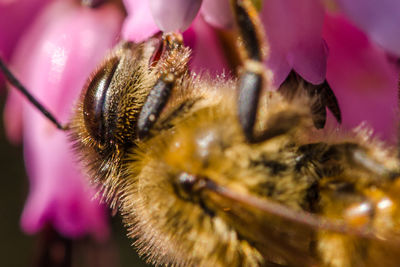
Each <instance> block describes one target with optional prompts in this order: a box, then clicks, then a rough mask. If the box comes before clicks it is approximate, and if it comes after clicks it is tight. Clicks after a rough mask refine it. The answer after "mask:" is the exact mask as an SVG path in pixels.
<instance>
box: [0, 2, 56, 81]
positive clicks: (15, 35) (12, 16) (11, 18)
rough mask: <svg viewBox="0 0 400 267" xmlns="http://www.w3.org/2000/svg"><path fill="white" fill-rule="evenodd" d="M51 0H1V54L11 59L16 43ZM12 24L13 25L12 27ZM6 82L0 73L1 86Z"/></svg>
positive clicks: (4, 57)
mask: <svg viewBox="0 0 400 267" xmlns="http://www.w3.org/2000/svg"><path fill="white" fill-rule="evenodd" d="M49 1H50V0H0V33H1V34H0V56H1V57H2V58H3V59H5V60H9V58H10V56H11V54H12V52H13V50H14V47H15V45H16V43H17V42H18V40H19V38H20V36H22V34H23V32H24V31H25V30H26V28H27V27H26V25H28V24H29V23H31V22H32V21H33V19H34V18H35V17H36V15H37V13H38V12H39V11H40V10H42V8H43V7H44V6H45V5H46V4H47V3H48V2H49ZM10 25H12V27H10ZM3 82H4V80H3V77H2V74H1V73H0V87H1V86H2V83H3Z"/></svg>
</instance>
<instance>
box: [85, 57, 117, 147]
mask: <svg viewBox="0 0 400 267" xmlns="http://www.w3.org/2000/svg"><path fill="white" fill-rule="evenodd" d="M118 63H119V58H117V57H113V58H111V59H109V60H107V61H106V62H105V63H104V64H103V66H102V67H101V68H99V69H98V70H97V72H96V73H95V75H94V76H93V78H92V79H91V81H90V83H89V85H88V87H87V91H86V95H85V98H84V100H83V117H84V121H85V126H86V129H87V130H88V132H89V134H90V135H91V136H92V138H93V139H95V140H96V141H98V142H100V143H101V144H104V143H105V142H106V141H107V140H108V139H109V136H110V133H111V132H112V127H111V125H110V122H109V120H108V112H109V108H110V107H109V105H110V99H109V98H110V97H109V96H110V92H109V89H110V84H111V81H112V78H113V76H114V73H115V71H116V69H117V67H118Z"/></svg>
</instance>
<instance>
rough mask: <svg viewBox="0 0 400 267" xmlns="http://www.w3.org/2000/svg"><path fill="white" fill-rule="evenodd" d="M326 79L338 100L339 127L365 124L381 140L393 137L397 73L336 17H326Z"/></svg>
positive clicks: (358, 33)
mask: <svg viewBox="0 0 400 267" xmlns="http://www.w3.org/2000/svg"><path fill="white" fill-rule="evenodd" d="M324 38H325V40H326V41H327V43H328V46H329V57H328V68H327V80H328V82H329V83H330V85H331V86H332V89H333V91H334V92H335V95H336V96H337V98H338V101H339V105H340V108H341V111H342V117H343V126H344V127H346V128H349V129H350V128H353V127H355V126H358V125H359V124H360V123H361V122H363V121H367V122H368V123H369V124H370V126H372V127H373V128H374V129H375V130H376V131H377V133H378V134H379V135H380V136H382V137H384V138H385V139H389V140H390V139H392V140H394V139H393V138H394V137H395V136H394V133H395V132H396V131H395V129H396V125H397V122H396V121H397V119H398V115H397V111H396V110H397V79H398V70H396V67H395V66H394V65H392V64H391V63H389V61H388V58H387V57H386V55H385V53H384V51H382V49H380V48H379V47H377V46H376V45H374V44H373V43H371V42H370V41H369V40H368V38H367V36H366V35H365V34H364V33H363V32H361V31H360V30H359V29H358V28H356V27H355V26H353V25H352V24H350V23H349V22H348V21H347V20H346V19H345V18H343V17H340V16H331V15H329V16H327V18H326V21H325V27H324Z"/></svg>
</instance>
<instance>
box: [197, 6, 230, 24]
mask: <svg viewBox="0 0 400 267" xmlns="http://www.w3.org/2000/svg"><path fill="white" fill-rule="evenodd" d="M200 12H201V14H202V15H203V17H204V20H205V21H207V22H208V23H209V24H211V25H213V26H215V27H218V28H225V29H229V28H232V27H233V25H234V21H233V15H232V8H231V6H230V1H229V0H218V1H215V0H204V2H203V5H202V6H201V10H200Z"/></svg>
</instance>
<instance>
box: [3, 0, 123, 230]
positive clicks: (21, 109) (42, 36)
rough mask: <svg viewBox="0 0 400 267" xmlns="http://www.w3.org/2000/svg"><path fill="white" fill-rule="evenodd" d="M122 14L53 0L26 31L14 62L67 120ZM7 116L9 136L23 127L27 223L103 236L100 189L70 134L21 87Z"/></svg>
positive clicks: (26, 227) (31, 226) (24, 225)
mask: <svg viewBox="0 0 400 267" xmlns="http://www.w3.org/2000/svg"><path fill="white" fill-rule="evenodd" d="M122 19H123V14H122V13H121V12H120V10H119V9H117V8H116V7H114V6H113V5H104V6H101V7H99V8H96V9H91V8H88V7H83V6H81V5H79V3H77V2H75V1H55V2H53V3H52V4H51V5H49V6H48V7H46V9H45V10H44V12H43V13H41V14H40V16H39V17H38V19H37V20H36V21H35V22H34V24H33V25H32V27H30V28H29V29H28V30H27V32H26V33H25V35H24V36H23V37H21V39H20V41H19V45H18V46H17V48H16V50H15V52H14V56H13V59H12V66H11V67H12V69H13V71H15V72H16V75H17V77H18V78H19V79H20V80H21V82H22V83H23V84H25V85H26V86H27V87H28V88H29V90H30V91H31V93H32V94H33V95H34V96H35V97H36V98H37V99H38V100H39V101H40V102H41V103H43V104H44V105H45V106H46V107H47V108H48V109H49V110H50V111H51V112H52V113H53V114H54V115H55V116H56V117H57V119H59V120H60V121H62V122H65V123H66V122H68V121H69V119H70V117H71V115H72V112H73V106H74V104H75V103H76V101H77V98H78V97H79V95H80V93H81V90H82V87H83V85H84V83H85V82H86V79H87V77H88V76H89V74H90V73H91V71H92V70H93V69H94V68H95V67H96V66H97V65H98V64H99V62H100V61H101V59H102V58H103V56H104V55H105V53H106V52H107V51H108V50H109V49H110V48H111V47H112V46H113V45H114V44H115V41H116V40H117V36H118V34H119V31H120V26H121V23H122ZM5 121H6V126H7V128H8V127H9V126H10V125H11V127H12V130H11V131H10V128H8V134H9V135H14V134H18V129H19V130H20V131H21V130H22V132H20V133H21V134H22V136H23V142H24V154H25V161H26V165H27V172H28V175H29V179H30V192H29V196H28V200H27V202H26V204H25V207H24V211H23V214H22V219H21V224H22V228H23V229H24V230H25V231H26V232H28V233H36V232H37V231H39V230H40V229H41V228H42V227H43V226H44V225H46V224H51V225H52V226H53V227H54V228H55V229H56V230H57V231H58V232H60V233H61V234H63V235H64V236H66V237H70V238H75V237H80V236H83V235H88V234H89V235H94V236H95V237H97V238H105V237H106V236H107V234H108V226H107V218H106V213H105V212H104V208H103V207H102V206H100V205H99V203H98V201H97V200H93V196H94V192H95V190H94V189H93V188H91V187H90V186H89V184H88V178H87V177H85V176H84V175H83V174H82V173H81V169H82V166H81V165H80V164H79V159H78V158H76V157H75V156H74V153H73V151H72V149H71V143H70V141H69V138H68V134H67V133H66V132H62V131H60V130H58V129H56V128H55V127H54V125H53V124H51V123H50V122H49V121H48V120H47V119H46V118H45V117H44V116H43V115H42V114H41V113H40V112H39V111H38V110H36V109H35V108H33V107H32V105H31V104H30V103H27V101H26V99H24V98H21V97H20V95H19V93H18V92H17V91H15V90H11V91H10V97H9V101H8V102H7V106H6V110H5ZM17 123H22V125H19V126H18V125H16V124H17ZM16 129H17V132H15V130H16Z"/></svg>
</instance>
